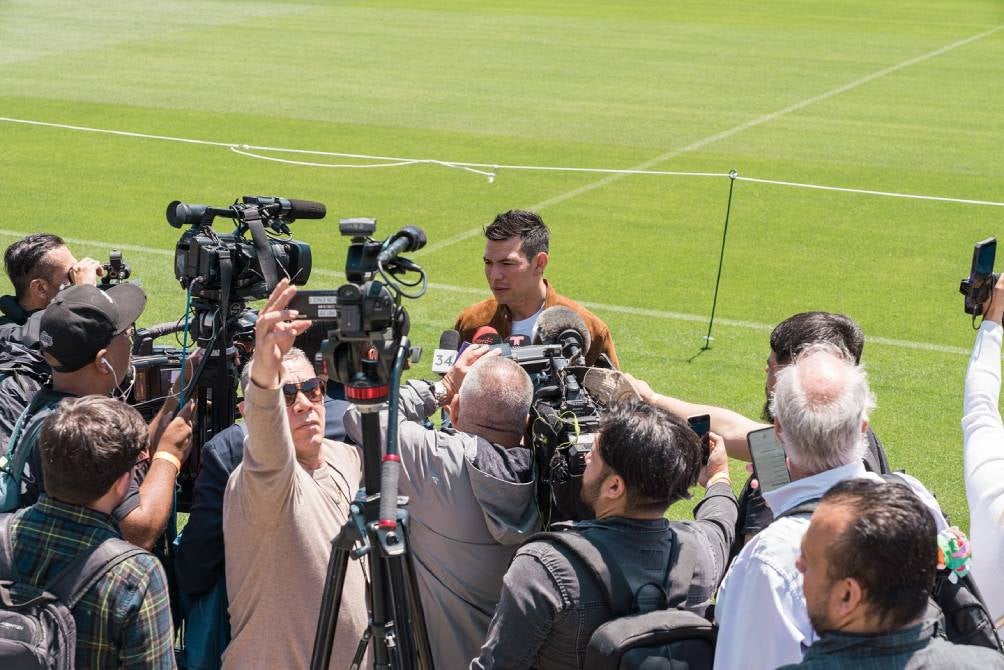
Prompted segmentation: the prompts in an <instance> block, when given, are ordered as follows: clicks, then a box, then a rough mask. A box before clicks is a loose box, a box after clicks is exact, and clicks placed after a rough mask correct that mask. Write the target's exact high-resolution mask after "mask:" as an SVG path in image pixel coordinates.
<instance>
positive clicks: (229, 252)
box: [146, 195, 326, 510]
mask: <svg viewBox="0 0 1004 670" xmlns="http://www.w3.org/2000/svg"><path fill="white" fill-rule="evenodd" d="M325 213H326V212H325V207H324V205H323V204H321V203H319V202H312V201H309V200H292V199H288V198H281V197H274V196H258V195H245V196H243V197H241V199H240V200H235V201H234V204H232V205H230V206H229V207H211V206H208V205H192V204H187V203H184V202H181V201H178V200H175V201H174V202H172V203H171V204H169V205H168V206H167V213H166V215H167V221H168V223H170V224H171V225H172V226H174V227H175V228H181V227H183V226H186V225H187V226H189V228H188V230H186V231H185V232H184V233H182V235H181V239H179V240H178V244H177V246H176V247H175V252H174V275H175V277H177V279H178V281H179V282H180V283H181V286H182V287H183V288H184V289H186V290H187V291H188V294H189V296H190V298H191V313H190V314H189V318H188V320H187V321H186V326H187V330H188V334H190V335H191V337H192V339H193V340H194V341H195V343H197V344H198V345H199V347H200V348H201V349H202V350H203V351H204V352H205V353H204V355H203V357H202V360H201V362H200V363H199V365H198V367H197V368H196V369H195V371H194V373H193V374H192V378H191V379H190V380H189V379H186V380H185V388H184V389H183V391H182V399H183V400H188V399H189V398H195V400H196V410H195V414H194V416H195V425H194V427H193V435H192V451H191V454H190V455H189V458H188V461H187V463H186V466H185V469H184V471H183V472H182V473H181V475H180V477H179V483H180V485H181V489H182V491H181V494H180V495H179V504H178V506H179V509H182V510H184V509H186V507H187V506H188V503H189V501H190V500H191V491H192V488H193V486H194V481H195V477H196V474H197V473H198V469H199V455H200V453H201V448H202V445H203V444H205V442H206V441H207V440H209V438H211V437H212V436H213V435H215V434H216V433H218V432H219V431H221V430H224V429H225V428H227V427H228V426H231V425H232V424H233V423H234V421H235V420H236V419H237V383H238V378H239V372H240V369H241V365H242V363H246V361H247V356H246V355H244V354H246V353H247V352H248V351H249V350H250V348H251V347H252V346H253V345H252V343H253V340H254V338H253V333H252V328H253V324H254V319H255V315H254V313H253V312H252V311H250V310H248V308H247V302H246V301H248V300H255V299H259V298H264V297H266V296H268V294H269V293H270V292H271V291H272V289H273V288H275V286H276V285H277V284H278V283H279V279H280V278H281V277H288V278H289V279H290V281H291V282H293V283H294V284H304V283H306V282H307V280H308V279H309V278H310V266H311V255H310V246H308V245H307V244H306V243H304V242H298V241H296V240H293V239H288V238H289V237H290V230H289V224H290V223H292V222H293V221H295V220H296V219H322V218H324V216H325ZM217 217H224V218H228V219H233V220H234V223H235V228H234V231H233V232H232V233H225V234H222V233H217V232H216V231H215V230H213V220H214V219H216V218H217ZM248 236H250V239H248ZM183 328H184V327H183V326H182V325H181V324H177V326H176V328H175V329H176V330H182V329H183ZM168 332H170V331H168ZM165 353H166V358H167V360H166V361H163V358H164V354H165ZM173 353H174V352H171V351H167V352H163V351H162V352H153V353H152V354H151V355H153V356H154V357H155V358H154V359H152V362H151V365H150V367H149V369H148V370H147V374H146V377H147V379H148V380H149V381H150V383H151V384H154V385H155V386H154V387H155V388H157V389H159V391H158V393H160V395H157V396H154V395H152V393H153V392H154V391H153V388H154V387H151V390H150V394H151V397H160V396H161V395H163V393H162V390H163V386H164V385H165V383H166V381H167V376H168V375H170V376H174V375H177V374H180V365H181V361H180V357H175V356H173V355H172V354H173ZM158 354H160V356H158ZM172 366H176V367H173V368H172ZM174 370H177V372H175V371H174Z"/></svg>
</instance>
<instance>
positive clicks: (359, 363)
mask: <svg viewBox="0 0 1004 670" xmlns="http://www.w3.org/2000/svg"><path fill="white" fill-rule="evenodd" d="M338 229H339V231H340V232H341V234H342V235H345V236H347V237H351V238H352V241H351V243H350V244H349V250H348V255H347V258H346V262H345V276H346V278H347V279H348V283H347V284H344V285H342V286H340V287H339V288H338V289H337V290H335V291H298V292H297V294H296V297H295V298H294V299H293V301H292V302H291V303H290V305H289V308H290V309H295V310H297V311H298V312H299V313H300V314H301V316H302V318H306V319H311V320H313V321H315V322H329V323H330V324H331V328H330V329H329V332H328V337H327V339H326V340H325V341H324V342H323V343H322V344H321V351H320V353H319V354H318V356H319V357H320V358H321V359H322V362H323V364H324V366H325V367H326V369H327V372H328V376H329V377H331V378H332V379H334V380H336V381H338V382H340V383H342V384H344V386H345V397H346V399H347V400H349V401H352V402H355V403H371V402H374V401H375V402H382V400H383V399H385V398H386V396H387V395H388V393H389V389H388V388H387V387H388V384H389V381H390V376H391V368H392V366H393V364H394V359H395V356H396V355H397V350H398V346H399V341H400V339H401V338H402V337H404V336H406V335H407V334H408V331H409V329H410V322H409V320H408V313H407V311H405V309H404V308H403V307H402V306H401V298H412V299H414V298H419V297H421V296H422V295H423V294H424V293H425V290H426V288H427V286H428V280H427V278H426V276H425V273H424V272H423V271H422V269H421V268H420V267H419V266H417V265H415V263H413V262H412V261H410V260H408V259H406V258H400V257H399V254H401V253H404V252H408V251H416V250H418V249H421V248H422V247H423V246H425V241H426V237H425V233H424V232H422V230H421V229H420V228H416V227H414V226H407V227H405V228H402V229H401V230H400V231H398V232H397V233H395V234H394V235H392V236H391V237H389V238H388V239H387V240H383V241H378V240H374V239H373V238H372V235H373V233H374V232H376V220H375V219H342V220H341V221H340V222H339V226H338ZM408 272H414V273H417V274H418V275H419V278H418V280H416V281H414V282H404V281H402V280H401V279H398V278H395V275H402V274H405V273H408ZM377 274H379V275H380V277H381V279H382V280H383V281H379V280H377V279H375V277H376V275H377ZM419 284H421V289H420V290H419V291H418V292H417V293H414V294H410V293H407V292H406V291H405V290H404V288H402V287H414V286H418V285H419ZM420 354H421V350H420V349H418V348H414V349H413V350H412V351H411V352H409V354H408V355H409V356H412V355H415V359H416V361H417V355H420Z"/></svg>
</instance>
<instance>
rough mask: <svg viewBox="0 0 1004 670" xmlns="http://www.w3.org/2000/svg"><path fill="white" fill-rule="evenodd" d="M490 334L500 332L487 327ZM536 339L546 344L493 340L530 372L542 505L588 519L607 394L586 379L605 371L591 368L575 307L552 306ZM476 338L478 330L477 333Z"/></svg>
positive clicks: (530, 435) (558, 517) (552, 515)
mask: <svg viewBox="0 0 1004 670" xmlns="http://www.w3.org/2000/svg"><path fill="white" fill-rule="evenodd" d="M486 329H487V330H489V331H490V332H488V333H485V336H486V339H487V340H490V339H491V338H492V337H493V336H494V338H495V341H496V342H497V341H498V333H497V332H494V329H492V328H490V327H486ZM536 332H537V336H536V341H539V342H541V343H542V344H537V345H529V346H512V345H510V344H506V343H497V344H491V345H490V346H491V347H492V348H497V349H500V351H501V355H503V356H505V357H507V358H510V359H512V360H513V361H515V362H516V363H518V364H519V366H520V367H522V368H523V369H524V370H525V371H526V373H527V374H528V375H529V376H530V380H531V382H532V383H533V404H532V406H531V409H530V423H529V425H528V426H527V435H526V443H527V444H532V445H533V449H534V459H535V461H536V465H537V472H538V483H539V484H540V485H539V486H538V487H537V494H538V501H537V502H538V505H539V506H540V509H541V510H544V513H543V517H544V518H545V519H549V520H550V521H563V520H567V519H576V520H580V519H588V518H591V516H592V514H591V512H590V511H589V509H588V508H587V507H586V506H585V504H583V503H582V500H581V497H580V491H581V488H582V474H583V472H585V469H586V454H588V453H589V451H590V450H591V449H592V447H593V441H594V440H595V438H596V432H597V430H598V429H599V423H600V418H601V416H602V412H603V409H604V405H605V402H606V398H594V397H593V395H592V394H591V393H590V392H589V391H588V390H587V388H586V386H585V384H584V382H585V381H586V376H587V375H590V376H591V377H592V376H595V375H596V374H597V373H600V374H601V371H600V370H598V369H595V368H591V367H587V366H586V364H585V357H584V352H586V351H587V350H588V349H589V342H590V335H589V329H588V328H587V327H586V324H585V322H584V321H583V320H582V317H580V316H579V315H578V314H577V313H576V312H575V311H573V310H571V309H569V308H567V307H563V306H554V307H549V308H547V309H545V310H544V311H543V313H541V315H540V317H539V318H538V320H537V324H536ZM475 341H478V335H477V334H475Z"/></svg>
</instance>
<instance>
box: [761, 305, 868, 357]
mask: <svg viewBox="0 0 1004 670" xmlns="http://www.w3.org/2000/svg"><path fill="white" fill-rule="evenodd" d="M819 342H829V343H830V344H832V345H834V346H837V347H840V348H841V349H844V350H845V351H847V353H849V354H850V355H851V358H853V359H854V363H855V364H858V363H860V362H861V350H862V349H864V347H865V335H864V333H863V332H861V326H859V325H858V324H857V323H856V322H855V321H854V320H853V319H850V318H848V317H846V316H844V315H843V314H834V313H832V312H802V313H801V314H795V315H794V316H789V317H788V318H787V319H785V320H784V321H782V322H781V323H779V324H777V326H776V327H775V328H774V330H773V331H772V332H771V334H770V349H771V351H773V352H774V357H775V358H777V362H778V364H779V365H788V364H789V363H791V361H792V359H793V358H795V356H797V355H798V354H799V353H800V352H801V351H802V349H804V348H806V347H807V346H809V345H810V344H816V343H819Z"/></svg>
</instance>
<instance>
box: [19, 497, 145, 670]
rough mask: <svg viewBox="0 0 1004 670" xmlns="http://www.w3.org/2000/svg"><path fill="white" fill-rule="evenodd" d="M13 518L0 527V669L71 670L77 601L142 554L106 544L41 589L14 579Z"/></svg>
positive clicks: (118, 542)
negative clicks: (112, 573)
mask: <svg viewBox="0 0 1004 670" xmlns="http://www.w3.org/2000/svg"><path fill="white" fill-rule="evenodd" d="M13 518H14V517H13V515H10V514H8V515H5V518H4V519H3V520H2V521H0V668H3V669H4V670H41V669H44V670H72V669H73V667H74V660H75V654H76V647H77V627H76V623H75V622H74V619H73V614H72V613H71V612H72V610H73V608H74V607H75V606H76V604H77V602H78V601H79V600H80V598H81V597H82V596H83V595H84V594H85V593H86V592H87V590H88V589H90V588H91V587H92V586H94V584H95V583H96V582H97V581H98V580H99V579H101V577H102V576H104V574H105V573H106V572H108V571H109V570H111V569H112V568H113V567H114V566H116V565H118V564H119V563H121V562H122V561H124V560H126V559H127V558H130V557H131V556H136V555H139V554H143V553H146V552H145V551H144V550H142V549H140V548H138V547H135V546H133V545H131V544H129V543H128V542H126V541H125V540H122V539H119V538H109V539H107V540H105V541H104V542H102V543H101V544H100V545H98V546H97V547H95V548H94V549H93V550H91V551H85V552H83V553H82V554H80V555H78V556H77V557H76V558H74V559H73V560H72V561H71V562H70V564H69V565H67V566H66V567H65V568H64V569H62V570H60V571H59V573H58V574H56V575H55V576H53V577H52V578H51V579H50V580H49V581H48V582H46V584H45V586H44V587H39V586H34V585H32V584H29V583H27V582H23V581H21V580H20V579H19V577H18V574H17V567H16V565H15V563H14V555H13V553H12V551H11V538H10V525H11V519H13Z"/></svg>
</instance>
